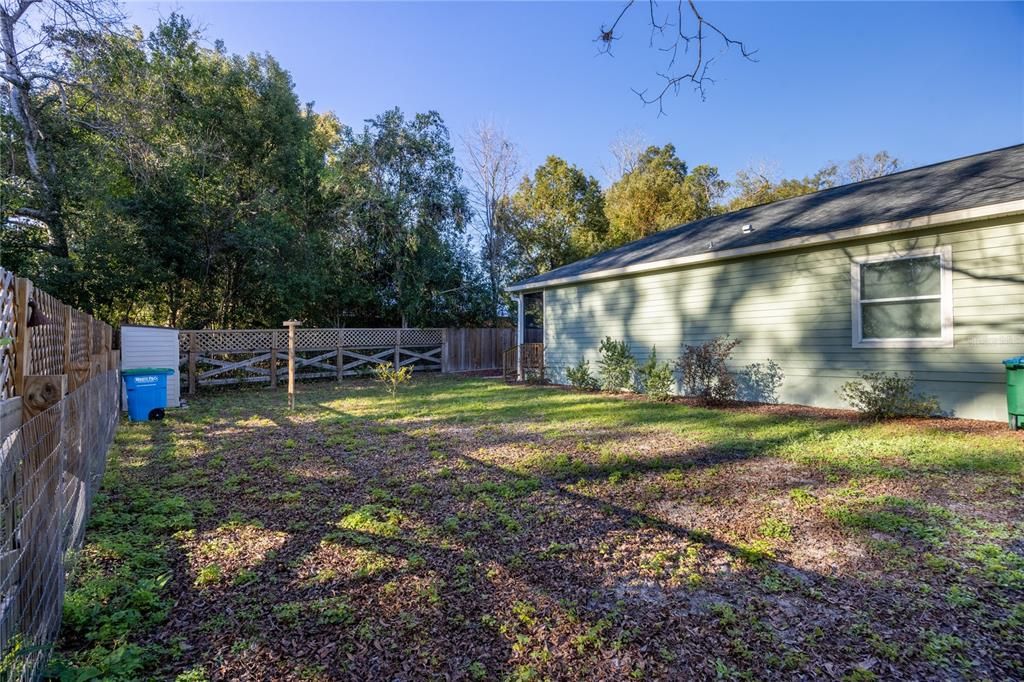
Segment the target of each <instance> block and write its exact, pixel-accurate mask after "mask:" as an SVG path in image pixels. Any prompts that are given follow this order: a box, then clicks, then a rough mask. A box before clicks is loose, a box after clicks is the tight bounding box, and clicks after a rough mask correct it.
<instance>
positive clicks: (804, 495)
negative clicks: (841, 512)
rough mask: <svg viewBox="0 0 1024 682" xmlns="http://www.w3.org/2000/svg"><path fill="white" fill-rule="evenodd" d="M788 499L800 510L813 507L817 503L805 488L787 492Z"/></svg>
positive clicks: (815, 498)
mask: <svg viewBox="0 0 1024 682" xmlns="http://www.w3.org/2000/svg"><path fill="white" fill-rule="evenodd" d="M789 499H790V500H791V501H792V502H793V504H794V505H796V506H797V507H801V508H807V507H810V506H813V505H814V504H815V503H816V502H817V501H818V498H817V497H815V496H814V495H812V494H811V492H810V491H809V490H807V489H806V488H793V489H792V490H790V491H789Z"/></svg>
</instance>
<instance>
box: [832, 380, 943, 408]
mask: <svg viewBox="0 0 1024 682" xmlns="http://www.w3.org/2000/svg"><path fill="white" fill-rule="evenodd" d="M839 396H840V397H841V398H842V399H843V400H845V401H846V402H848V403H849V404H850V405H852V406H853V408H854V409H855V410H857V411H858V412H862V413H864V414H866V415H868V416H870V417H873V418H875V419H893V418H895V417H929V416H931V415H933V414H935V413H936V412H938V411H939V401H938V398H936V397H935V396H931V395H924V394H922V393H915V392H914V375H913V374H907V375H905V376H901V375H900V374H899V373H898V372H893V373H892V374H888V373H886V372H864V373H863V374H861V375H860V379H857V380H855V381H848V382H846V383H845V384H843V385H842V387H841V388H840V389H839Z"/></svg>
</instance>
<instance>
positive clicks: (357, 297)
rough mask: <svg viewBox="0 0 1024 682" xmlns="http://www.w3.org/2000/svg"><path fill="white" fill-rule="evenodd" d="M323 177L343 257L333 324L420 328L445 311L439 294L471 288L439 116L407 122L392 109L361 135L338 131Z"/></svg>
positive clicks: (459, 201) (456, 190)
mask: <svg viewBox="0 0 1024 682" xmlns="http://www.w3.org/2000/svg"><path fill="white" fill-rule="evenodd" d="M328 172H329V177H330V180H329V183H330V186H331V191H332V192H333V194H334V198H335V201H336V206H337V208H336V214H335V216H336V220H335V228H334V229H335V240H336V242H337V243H338V244H339V245H340V246H341V247H342V248H341V249H339V250H338V252H337V254H336V256H337V258H338V259H339V260H338V263H337V266H338V267H337V268H336V269H335V271H336V273H338V274H339V275H341V279H340V280H338V281H337V282H335V287H334V294H335V296H334V300H335V301H336V304H335V305H336V306H339V308H338V312H339V314H340V313H342V312H343V311H349V312H352V311H358V312H360V314H361V315H362V316H364V317H374V316H380V317H382V318H386V319H388V320H390V321H391V322H399V321H405V322H408V323H410V324H414V325H417V324H426V323H429V322H430V321H431V320H435V319H436V318H437V316H438V315H441V314H443V308H444V305H445V304H446V303H449V304H450V303H451V302H452V298H451V297H450V296H447V295H446V297H442V292H448V293H455V292H458V291H461V290H463V289H467V288H468V289H475V288H476V287H477V286H478V282H477V281H475V278H474V277H473V276H472V274H474V273H472V271H471V266H470V264H469V256H468V251H467V249H466V248H465V241H464V237H463V230H464V227H465V223H466V218H467V215H468V207H467V198H466V193H465V191H464V189H463V188H462V185H461V180H462V171H461V170H460V169H459V166H458V165H457V164H456V162H455V154H454V150H453V148H452V145H451V140H450V138H449V134H448V129H447V127H445V125H444V122H443V120H442V119H441V116H440V115H439V114H438V113H437V112H433V111H432V112H429V113H425V114H416V115H415V116H414V117H412V118H411V119H406V117H405V116H404V115H403V114H402V112H401V111H399V110H398V109H392V110H390V111H387V112H385V113H384V114H381V115H380V116H378V117H376V118H374V119H372V120H370V121H367V122H366V125H365V126H364V127H363V129H362V131H361V132H359V133H356V132H354V131H353V130H352V129H350V128H345V129H344V130H343V133H342V142H341V146H340V148H339V151H338V157H337V160H336V161H335V162H334V163H332V164H331V166H330V167H329V169H328ZM382 321H383V320H382Z"/></svg>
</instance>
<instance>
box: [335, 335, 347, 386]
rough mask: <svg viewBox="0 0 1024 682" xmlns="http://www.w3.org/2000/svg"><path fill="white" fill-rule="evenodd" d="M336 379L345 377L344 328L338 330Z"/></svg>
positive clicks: (339, 379)
mask: <svg viewBox="0 0 1024 682" xmlns="http://www.w3.org/2000/svg"><path fill="white" fill-rule="evenodd" d="M336 359H337V361H338V381H341V380H342V379H343V378H344V377H345V330H344V328H343V329H339V330H338V357H337V358H336Z"/></svg>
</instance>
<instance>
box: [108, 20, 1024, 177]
mask: <svg viewBox="0 0 1024 682" xmlns="http://www.w3.org/2000/svg"><path fill="white" fill-rule="evenodd" d="M698 4H699V6H700V7H701V9H702V10H703V11H704V14H705V15H706V16H707V17H708V18H709V19H711V20H713V21H715V22H716V23H717V24H718V25H720V26H721V27H723V28H724V29H725V30H727V32H728V33H730V34H731V35H732V36H734V37H737V38H741V39H742V40H744V41H745V42H747V43H748V44H749V45H750V46H752V47H754V48H756V49H757V50H758V52H757V59H758V62H757V63H750V62H746V61H744V60H742V59H741V58H740V57H739V55H738V54H737V53H735V52H732V53H727V54H722V55H720V56H719V57H718V58H717V61H716V63H715V66H714V67H713V68H714V72H713V74H712V75H713V76H714V77H715V79H716V81H717V82H716V84H715V85H714V86H713V87H712V88H711V90H710V91H709V93H708V96H707V99H706V101H703V102H702V101H700V98H699V97H698V96H697V95H696V94H693V93H691V92H690V91H688V90H685V89H684V91H683V92H681V93H680V94H679V95H678V96H676V97H673V98H671V99H669V100H668V102H667V104H668V115H667V116H661V117H659V116H658V111H657V108H656V107H644V106H643V105H642V103H641V102H640V101H639V100H638V99H637V97H636V95H634V94H633V93H632V92H631V91H630V88H632V87H636V88H643V87H645V86H654V85H656V84H657V76H656V72H657V71H658V69H659V68H660V67H662V66H663V60H664V56H663V55H662V54H660V53H658V52H656V51H653V50H651V49H650V48H649V47H648V29H647V28H646V25H645V20H646V3H643V4H642V5H638V6H637V7H636V8H634V10H632V13H631V14H630V15H627V20H626V21H625V24H624V32H623V33H624V35H623V39H622V40H621V41H620V42H619V43H617V44H616V46H615V56H614V57H608V56H606V55H599V54H598V53H597V45H596V43H595V42H594V38H595V36H596V35H597V32H598V29H599V27H600V26H601V24H602V23H606V22H609V21H611V20H612V19H613V18H614V16H615V15H616V14H617V13H618V11H619V9H620V8H621V7H622V3H621V2H598V3H594V2H574V3H553V2H550V3H497V2H458V3H440V2H419V3H397V2H388V3H346V2H318V3H306V2H258V3H249V2H201V3H196V2H193V3H189V2H176V3H154V2H146V1H136V2H131V3H129V4H128V5H127V10H128V14H129V17H130V20H131V21H133V22H134V23H137V24H139V25H140V26H142V27H143V28H145V29H150V28H152V27H153V26H154V25H155V22H156V21H157V19H158V18H159V17H160V16H161V15H164V16H166V15H167V14H169V13H170V12H172V11H179V12H180V13H182V14H185V15H186V16H188V17H190V18H192V19H193V21H194V22H195V23H196V24H197V25H200V26H202V27H203V28H204V29H205V31H206V36H207V38H208V40H209V42H210V43H211V44H212V42H213V40H214V39H216V38H221V39H223V40H224V41H225V43H226V45H227V48H228V50H229V51H231V52H237V53H245V52H260V53H263V52H268V53H270V54H272V55H273V56H274V57H276V58H277V59H278V60H279V61H280V62H281V63H282V65H283V66H284V67H285V68H286V69H288V70H289V71H290V72H291V74H292V77H293V79H294V80H295V84H296V89H297V91H298V94H299V97H300V98H301V99H302V100H303V101H314V102H315V103H316V107H317V109H319V110H324V109H331V110H333V111H335V112H336V113H337V114H338V116H339V117H340V118H341V119H342V120H343V121H344V122H346V123H348V124H351V125H357V126H358V125H360V124H361V121H362V120H363V119H366V118H369V117H371V116H374V115H375V114H377V113H379V112H381V111H383V110H385V109H387V108H390V107H393V106H396V105H397V106H399V107H401V108H402V109H403V110H404V111H406V112H407V113H411V112H415V111H425V110H428V109H436V110H437V111H439V112H440V113H441V114H442V116H443V117H444V118H445V120H446V122H447V123H448V126H449V128H450V129H451V131H452V134H453V136H454V137H456V139H457V136H458V135H459V134H461V133H464V132H465V131H467V130H468V129H469V127H470V126H471V125H472V124H473V122H474V121H478V120H481V119H491V120H493V121H495V122H497V123H498V124H499V125H501V126H502V127H503V128H504V129H505V130H506V131H507V132H508V134H509V135H510V136H511V137H512V138H513V139H514V140H515V141H516V142H517V144H518V145H519V146H520V148H521V150H522V152H523V155H524V158H525V162H526V165H527V166H528V167H529V168H532V167H533V166H535V165H536V164H538V163H540V162H542V161H543V159H544V157H545V156H547V155H548V154H557V155H560V156H562V157H564V158H565V159H567V160H568V161H570V162H572V163H575V164H577V165H580V166H582V167H583V168H584V169H585V170H587V171H588V172H590V173H592V174H594V175H595V176H597V177H599V178H600V179H602V181H604V180H605V177H604V173H603V172H602V168H603V167H604V166H607V164H608V159H609V158H610V157H609V153H608V145H609V142H610V141H611V140H612V139H614V138H615V137H616V136H618V135H621V134H623V133H639V134H641V135H642V136H643V137H644V138H645V139H646V140H648V141H649V142H651V143H658V144H663V143H665V142H672V143H674V144H675V145H676V148H677V149H678V150H679V153H680V156H682V157H683V158H684V159H685V160H686V161H687V162H689V163H690V164H691V165H696V164H698V163H711V164H714V165H717V166H718V167H719V169H720V170H721V172H722V173H723V175H725V176H726V177H731V176H732V174H733V173H734V172H735V171H736V170H737V169H739V168H742V167H743V166H745V165H748V164H750V163H757V162H763V161H767V162H769V163H772V164H773V165H775V166H776V167H777V168H778V170H780V171H781V172H783V173H784V174H786V175H787V176H794V175H801V176H802V175H805V174H810V173H813V172H814V171H815V170H817V169H818V168H819V167H821V166H822V165H823V164H824V163H826V162H827V161H829V160H837V161H840V160H844V159H847V158H850V157H852V156H854V155H856V154H857V153H860V152H874V151H877V150H880V149H885V150H888V151H889V152H890V153H892V154H894V155H896V156H898V157H899V158H900V159H902V160H903V161H904V162H905V164H906V165H908V166H916V165H923V164H927V163H932V162H935V161H941V160H944V159H949V158H954V157H957V156H963V155H966V154H971V153H974V152H979V151H984V150H987V149H993V148H996V147H1002V146H1006V145H1011V144H1017V143H1020V142H1022V141H1024V3H980V2H972V3H952V2H942V3H928V2H907V3H887V2H838V3H824V2H796V3H778V2H753V3H751V2H699V0H698ZM663 7H664V8H665V9H666V10H668V9H669V8H671V7H674V2H673V3H668V4H665V5H663ZM715 51H716V53H717V52H718V49H717V47H716V50H715Z"/></svg>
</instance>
